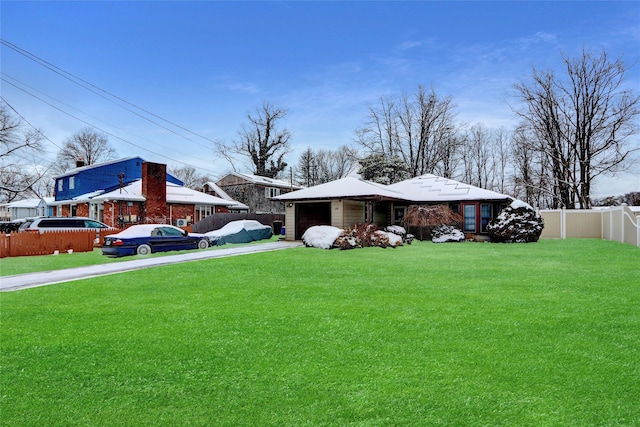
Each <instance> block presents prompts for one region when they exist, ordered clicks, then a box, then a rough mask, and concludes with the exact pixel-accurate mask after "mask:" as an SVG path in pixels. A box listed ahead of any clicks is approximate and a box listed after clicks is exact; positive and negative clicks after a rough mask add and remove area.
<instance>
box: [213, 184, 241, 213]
mask: <svg viewBox="0 0 640 427" xmlns="http://www.w3.org/2000/svg"><path fill="white" fill-rule="evenodd" d="M202 192H203V193H206V194H209V195H211V196H215V197H220V198H221V199H225V200H229V201H232V202H234V203H236V204H235V205H231V206H229V212H233V213H243V212H249V206H247V205H245V204H244V203H240V202H237V201H235V200H233V198H232V197H231V196H229V194H227V192H226V191H224V190H223V189H222V188H220V187H219V186H218V184H216V183H215V182H211V181H208V182H206V183H205V184H204V185H203V186H202Z"/></svg>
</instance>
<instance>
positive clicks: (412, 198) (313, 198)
mask: <svg viewBox="0 0 640 427" xmlns="http://www.w3.org/2000/svg"><path fill="white" fill-rule="evenodd" d="M277 199H278V200H281V201H283V202H284V203H286V216H285V221H286V224H285V227H286V239H287V240H297V239H300V238H301V236H302V234H303V233H304V231H305V230H306V229H307V228H308V227H310V226H312V225H332V226H334V227H339V228H347V227H351V226H353V225H356V224H362V223H373V224H376V225H378V226H379V227H385V226H387V225H392V224H400V223H401V222H402V218H403V217H404V214H405V213H406V210H407V207H408V206H409V205H415V204H422V205H436V204H444V205H447V206H449V207H450V208H451V209H452V210H453V211H455V212H458V213H460V215H462V217H463V228H464V231H465V232H466V233H470V234H475V235H478V236H481V235H482V234H484V233H485V231H486V230H485V227H486V224H487V223H488V222H489V221H490V220H491V219H493V218H495V217H496V215H497V214H498V213H499V211H500V210H501V209H502V208H503V207H504V206H507V205H508V204H509V203H510V202H511V201H512V200H513V199H512V198H511V197H509V196H507V195H504V194H500V193H496V192H494V191H489V190H484V189H482V188H478V187H474V186H472V185H468V184H463V183H461V182H458V181H454V180H452V179H447V178H442V177H438V176H436V175H431V174H427V175H422V176H419V177H416V178H411V179H408V180H405V181H402V182H398V183H396V184H392V185H382V184H376V183H373V182H370V181H364V180H360V179H357V178H354V177H352V176H349V177H346V178H342V179H339V180H337V181H332V182H328V183H326V184H321V185H317V186H315V187H310V188H306V189H303V190H299V191H294V192H291V193H288V194H284V195H281V196H279V197H277Z"/></svg>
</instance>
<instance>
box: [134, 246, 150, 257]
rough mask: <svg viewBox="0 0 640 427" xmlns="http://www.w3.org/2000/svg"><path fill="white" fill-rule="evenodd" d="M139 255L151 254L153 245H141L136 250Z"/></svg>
mask: <svg viewBox="0 0 640 427" xmlns="http://www.w3.org/2000/svg"><path fill="white" fill-rule="evenodd" d="M136 253H137V254H138V255H149V254H150V253H151V246H149V245H140V246H138V249H137V250H136Z"/></svg>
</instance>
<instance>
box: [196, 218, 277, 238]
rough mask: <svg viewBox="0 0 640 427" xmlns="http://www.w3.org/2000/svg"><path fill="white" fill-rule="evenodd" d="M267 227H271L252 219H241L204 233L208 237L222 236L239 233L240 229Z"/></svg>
mask: <svg viewBox="0 0 640 427" xmlns="http://www.w3.org/2000/svg"><path fill="white" fill-rule="evenodd" d="M267 228H269V229H270V228H271V227H269V226H268V225H264V224H262V223H261V222H260V221H256V220H253V219H243V220H239V221H231V222H229V223H227V224H226V225H225V226H223V227H221V228H219V229H217V230H213V231H209V232H208V233H205V235H207V236H209V237H222V236H229V235H231V234H236V233H239V232H241V231H242V230H262V229H267Z"/></svg>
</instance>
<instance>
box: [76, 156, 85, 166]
mask: <svg viewBox="0 0 640 427" xmlns="http://www.w3.org/2000/svg"><path fill="white" fill-rule="evenodd" d="M83 166H84V159H83V158H82V157H78V158H77V159H76V167H77V168H81V167H83Z"/></svg>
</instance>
